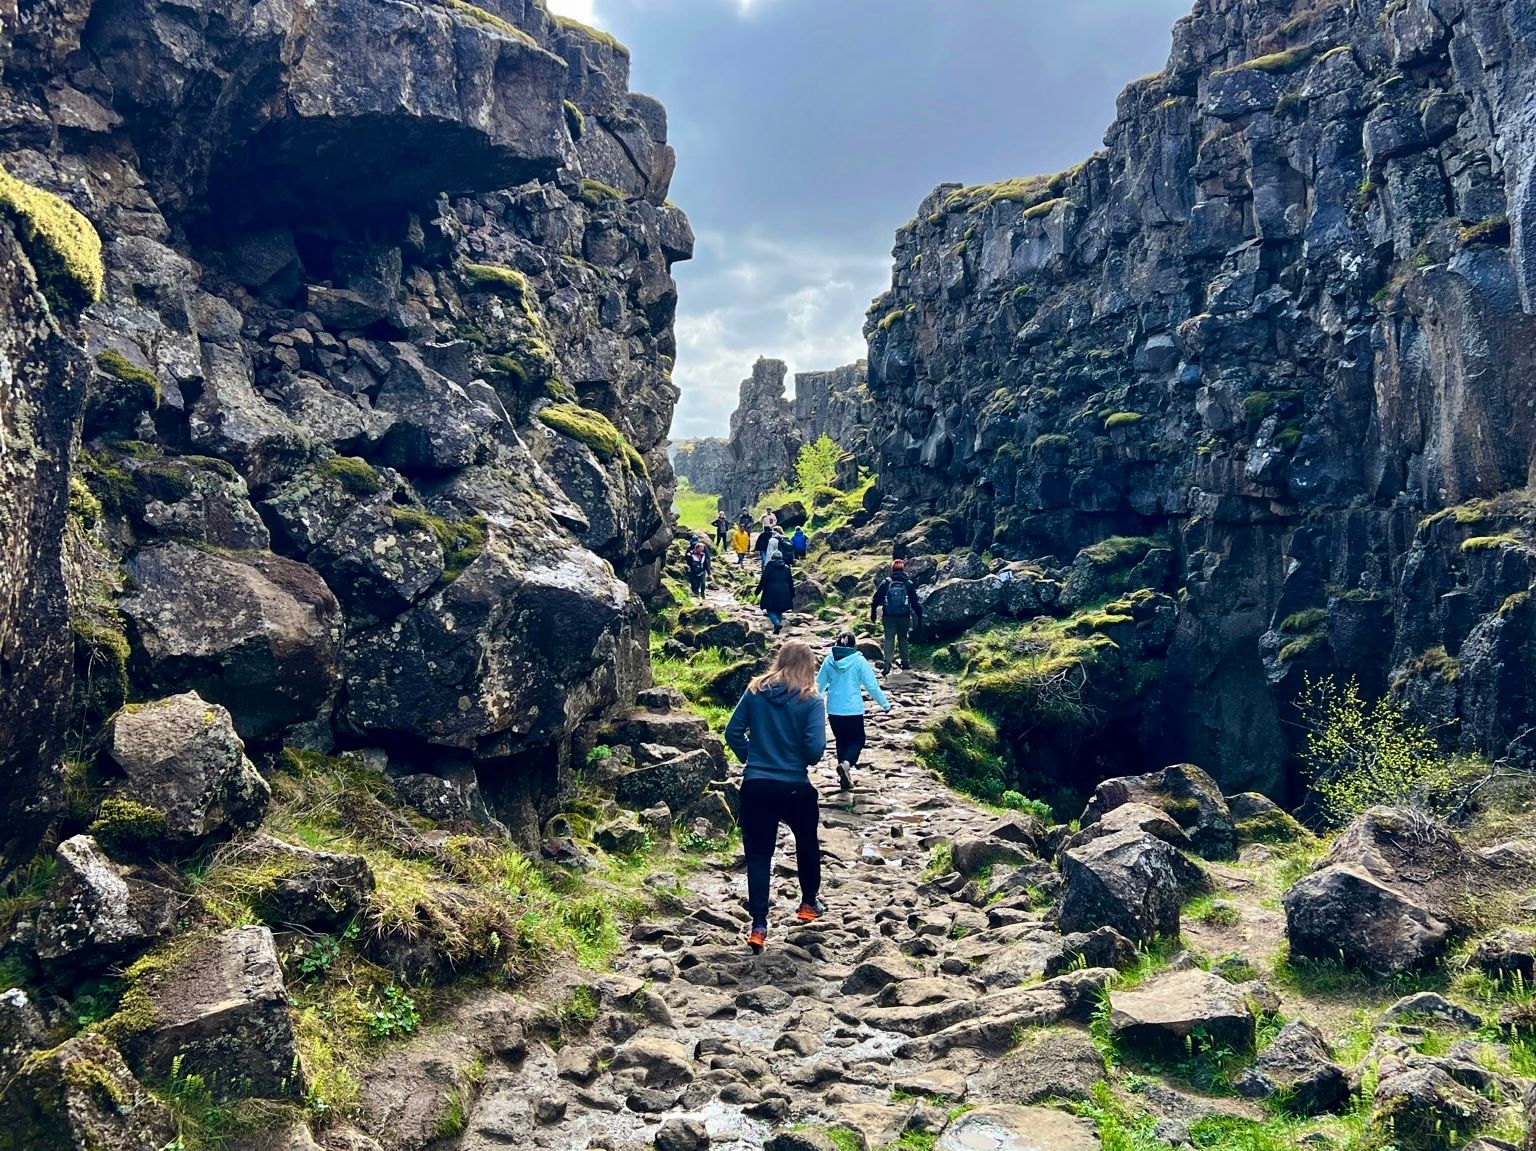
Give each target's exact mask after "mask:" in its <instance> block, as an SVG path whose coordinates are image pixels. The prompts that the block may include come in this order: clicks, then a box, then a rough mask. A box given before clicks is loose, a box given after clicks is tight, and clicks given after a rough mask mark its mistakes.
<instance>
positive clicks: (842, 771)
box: [837, 760, 853, 791]
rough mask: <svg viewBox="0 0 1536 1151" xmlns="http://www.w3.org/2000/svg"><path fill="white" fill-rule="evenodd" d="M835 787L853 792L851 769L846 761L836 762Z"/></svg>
mask: <svg viewBox="0 0 1536 1151" xmlns="http://www.w3.org/2000/svg"><path fill="white" fill-rule="evenodd" d="M837 785H838V786H839V787H840V788H842V789H843V790H844V791H852V790H853V768H852V767H850V766H849V765H848V761H847V760H838V762H837Z"/></svg>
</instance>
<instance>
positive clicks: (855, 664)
mask: <svg viewBox="0 0 1536 1151" xmlns="http://www.w3.org/2000/svg"><path fill="white" fill-rule="evenodd" d="M816 686H817V687H818V688H820V689H821V690H822V691H823V692H824V693H825V694H826V697H827V718H828V719H829V720H830V721H831V723H832V734H833V736H835V737H836V739H837V782H838V784H839V785H840V786H841V787H842V789H843V790H844V791H852V790H853V769H854V768H855V767H857V766H858V763H859V753H860V752H861V751H863V750H864V693H865V692H866V691H867V692H869V697H870V698H871V699H873V700H874V701H875V702H876V703H878V704H879V705H880V710H881V711H890V710H891V701H890V700H888V699H887V698H886V697H885V692H883V691H881V690H880V681H879V680H878V679H876V678H875V669H874V668H873V667H871V666H870V663H869V660H867V659H865V658H864V657H863V656H862V655H860V654H859V647H858V640H857V639H855V638H854V635H853V633H852V632H851V631H845V632H843V633H842V634H840V635H839V636H838V637H837V638H836V639H834V640H833V641H832V654H831V655H829V656H827V658H826V659H824V660H822V662H821V670H820V671H819V672H817V673H816Z"/></svg>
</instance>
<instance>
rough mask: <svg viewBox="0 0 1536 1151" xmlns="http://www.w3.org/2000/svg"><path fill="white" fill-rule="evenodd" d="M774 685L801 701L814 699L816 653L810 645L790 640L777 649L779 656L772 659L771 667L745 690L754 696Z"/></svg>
mask: <svg viewBox="0 0 1536 1151" xmlns="http://www.w3.org/2000/svg"><path fill="white" fill-rule="evenodd" d="M776 683H781V684H783V685H784V686H785V687H786V688H788V689H789V690H790V691H792V692H795V693H797V694H798V695H799V696H800V698H801V699H813V698H815V695H816V653H815V652H813V651H812V650H811V646H810V644H807V643H802V642H800V641H799V640H797V639H792V640H790V641H789V642H788V643H786V644H785V645H784V646H783V647H781V648H779V654H778V655H776V656H774V657H773V666H772V667H771V668H769V669H768V670H767V671H766V672H764V673H763V674H762V675H760V676H758V677H757V678H756V679H754V680H753V681H752V682H751V683H750V684H748V685H747V690H748V691H750V692H752V693H753V694H754V695H756V694H757V693H758V692H760V691H762V690H763V689H764V688H765V687H772V686H773V685H774V684H776Z"/></svg>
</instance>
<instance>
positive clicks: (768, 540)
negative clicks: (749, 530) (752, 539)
mask: <svg viewBox="0 0 1536 1151" xmlns="http://www.w3.org/2000/svg"><path fill="white" fill-rule="evenodd" d="M772 543H773V528H772V526H771V525H770V526H768V527H765V528H763V530H762V531H760V532H758V533H757V543H756V544H755V545H753V546H754V547H755V548H756V549H757V562H758V564H759V565H764V566H766V565H767V563H768V548H769V545H770V544H772Z"/></svg>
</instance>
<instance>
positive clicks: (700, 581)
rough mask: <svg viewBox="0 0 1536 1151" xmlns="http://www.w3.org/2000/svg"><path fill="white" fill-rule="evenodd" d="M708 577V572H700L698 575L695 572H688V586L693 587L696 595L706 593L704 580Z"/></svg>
mask: <svg viewBox="0 0 1536 1151" xmlns="http://www.w3.org/2000/svg"><path fill="white" fill-rule="evenodd" d="M707 578H708V573H706V572H699V573H698V574H697V575H695V574H694V573H693V572H689V573H688V586H689V587H691V588H692V589H693V594H694V595H703V594H704V581H705V580H706V579H707Z"/></svg>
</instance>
